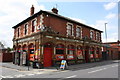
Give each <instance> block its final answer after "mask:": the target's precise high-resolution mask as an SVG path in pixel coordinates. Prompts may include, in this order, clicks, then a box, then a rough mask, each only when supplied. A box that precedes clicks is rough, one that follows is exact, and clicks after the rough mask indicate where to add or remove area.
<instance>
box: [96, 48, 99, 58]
mask: <svg viewBox="0 0 120 80" xmlns="http://www.w3.org/2000/svg"><path fill="white" fill-rule="evenodd" d="M96 58H99V48H97V49H96Z"/></svg>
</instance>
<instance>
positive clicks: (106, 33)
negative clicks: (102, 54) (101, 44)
mask: <svg viewBox="0 0 120 80" xmlns="http://www.w3.org/2000/svg"><path fill="white" fill-rule="evenodd" d="M106 25H107V23H105V38H106V54H107V56H108V55H109V54H108V51H107V28H106ZM107 59H108V58H107Z"/></svg>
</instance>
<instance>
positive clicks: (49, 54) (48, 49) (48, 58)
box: [44, 44, 52, 67]
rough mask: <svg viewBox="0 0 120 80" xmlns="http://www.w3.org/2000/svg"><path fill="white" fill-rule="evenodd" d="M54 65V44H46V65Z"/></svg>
mask: <svg viewBox="0 0 120 80" xmlns="http://www.w3.org/2000/svg"><path fill="white" fill-rule="evenodd" d="M50 66H52V46H51V44H46V45H45V46H44V67H50Z"/></svg>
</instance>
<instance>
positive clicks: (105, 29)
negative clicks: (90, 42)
mask: <svg viewBox="0 0 120 80" xmlns="http://www.w3.org/2000/svg"><path fill="white" fill-rule="evenodd" d="M106 25H107V23H105V37H106V42H107V28H106Z"/></svg>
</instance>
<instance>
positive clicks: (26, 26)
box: [24, 24, 28, 35]
mask: <svg viewBox="0 0 120 80" xmlns="http://www.w3.org/2000/svg"><path fill="white" fill-rule="evenodd" d="M24 30H25V32H24V33H25V35H26V34H27V33H28V24H25V28H24Z"/></svg>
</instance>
